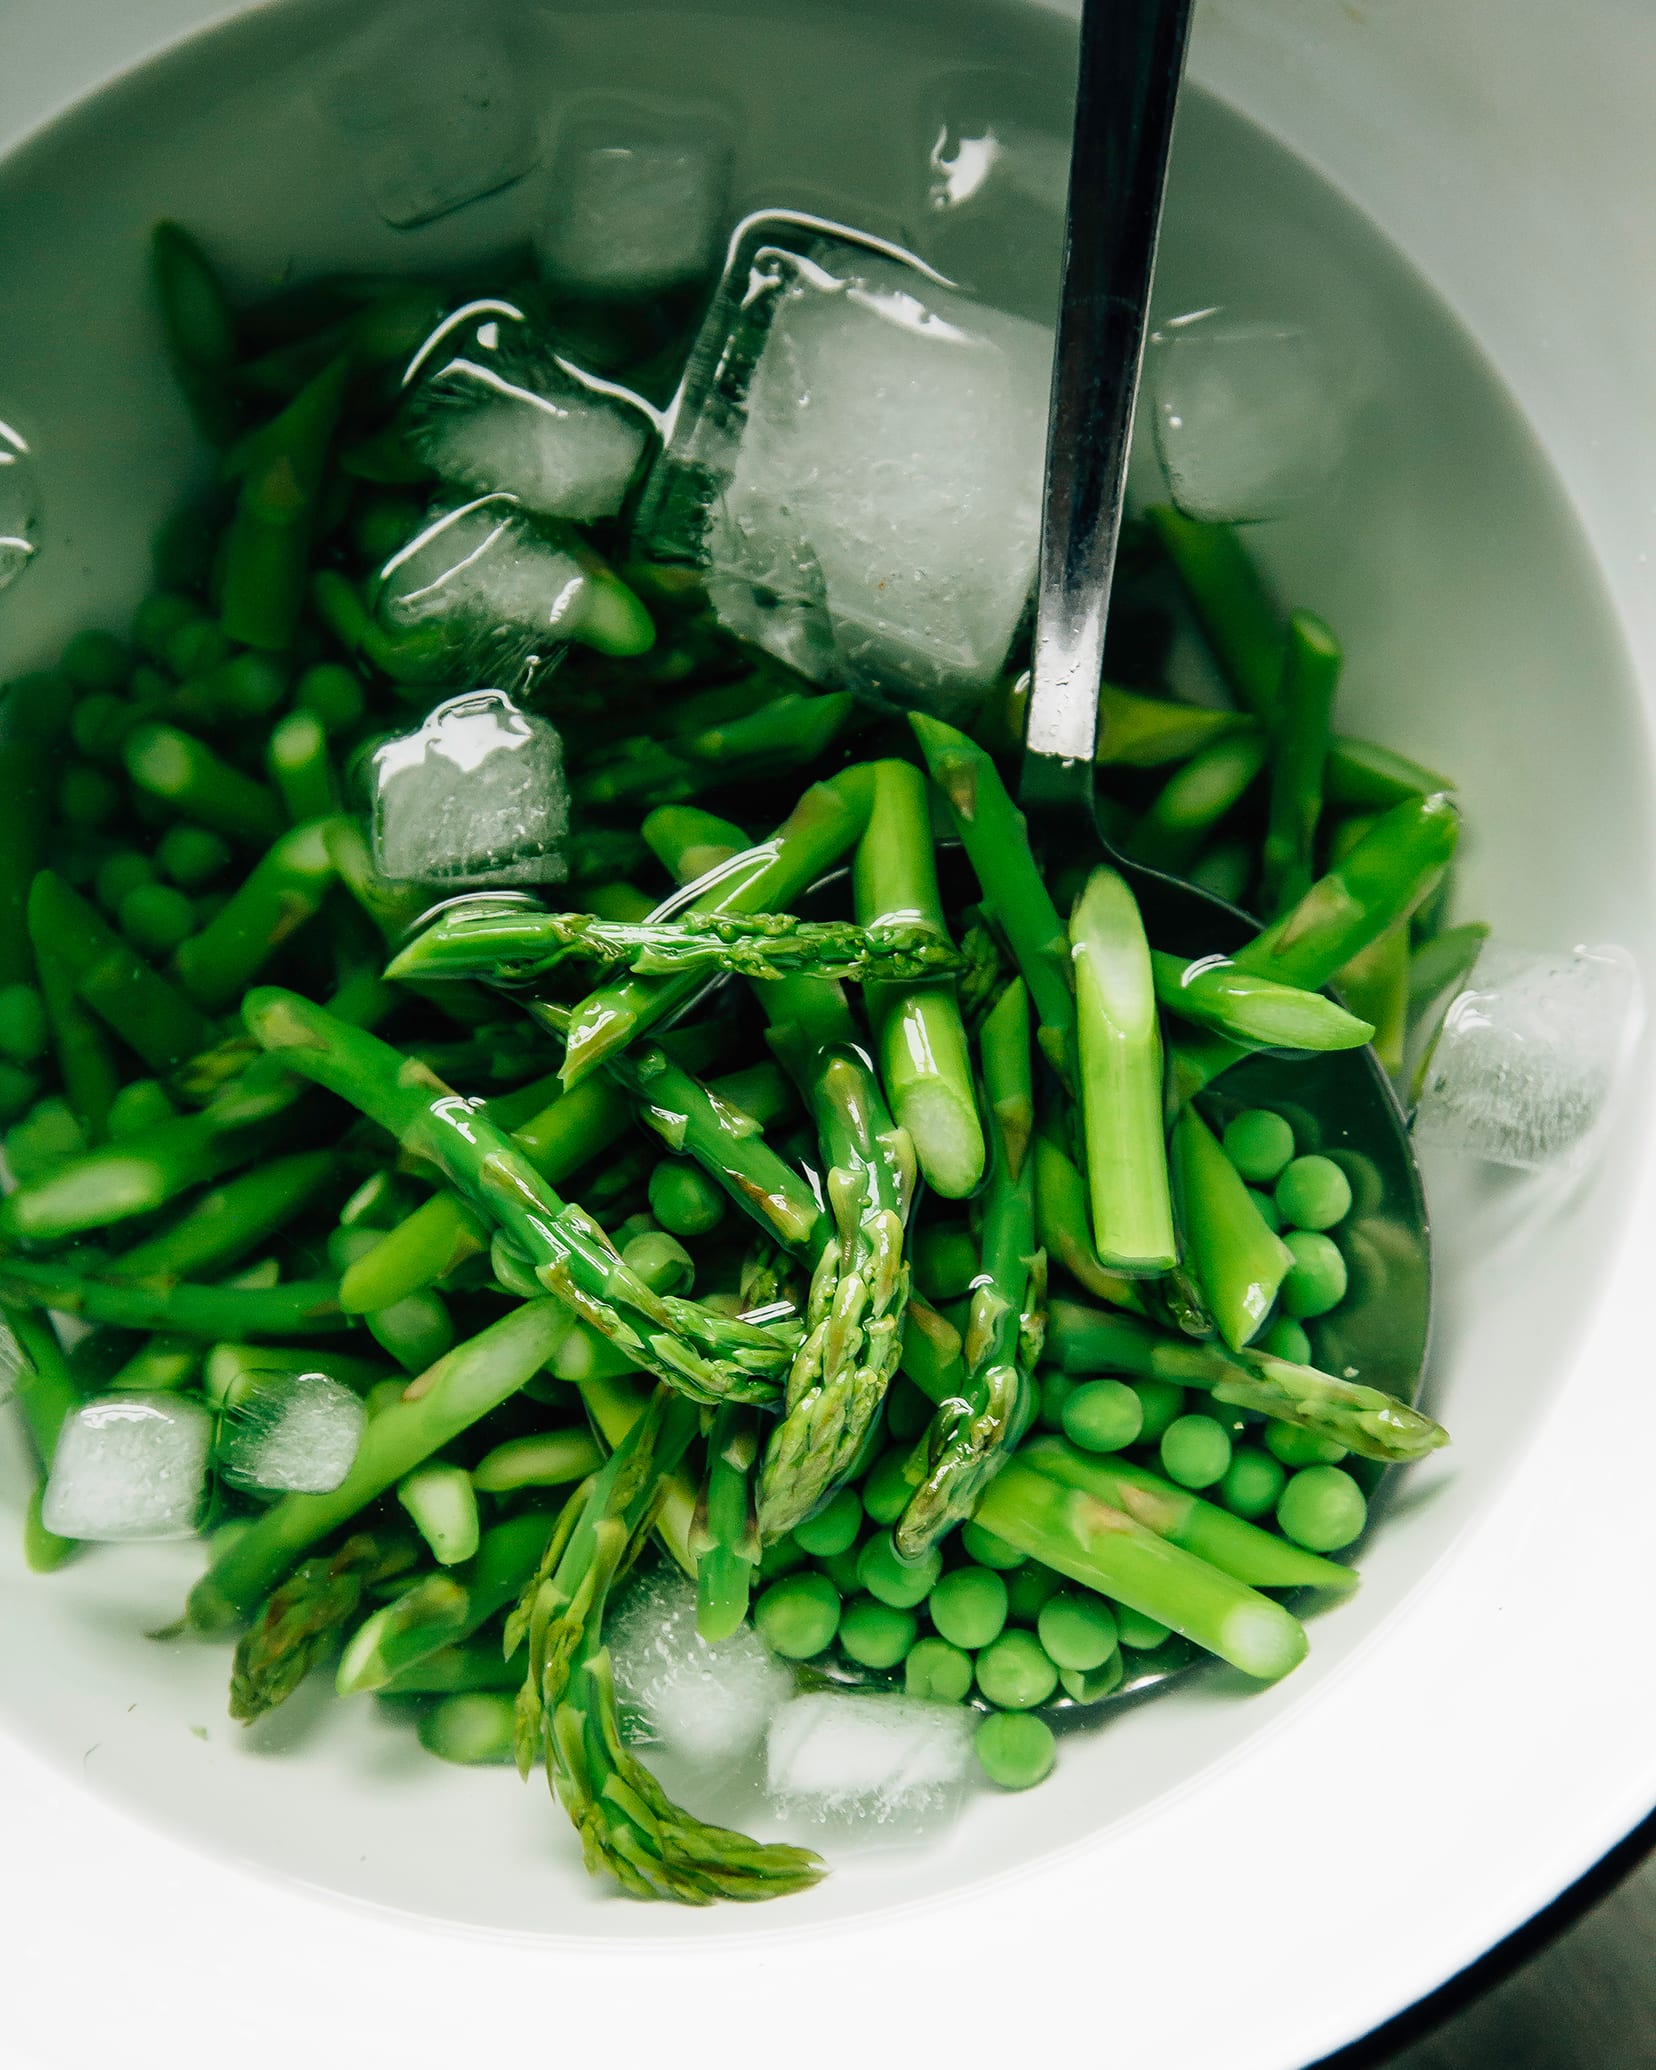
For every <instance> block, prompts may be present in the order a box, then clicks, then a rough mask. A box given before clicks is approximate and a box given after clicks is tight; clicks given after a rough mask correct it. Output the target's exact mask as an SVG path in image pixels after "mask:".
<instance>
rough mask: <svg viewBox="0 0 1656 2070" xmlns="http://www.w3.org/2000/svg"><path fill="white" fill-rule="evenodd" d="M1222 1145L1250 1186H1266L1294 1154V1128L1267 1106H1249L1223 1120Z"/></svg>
mask: <svg viewBox="0 0 1656 2070" xmlns="http://www.w3.org/2000/svg"><path fill="white" fill-rule="evenodd" d="M1224 1145H1225V1155H1226V1156H1227V1157H1228V1158H1229V1159H1230V1161H1231V1163H1232V1164H1234V1165H1235V1167H1236V1169H1237V1170H1238V1171H1239V1172H1240V1173H1241V1174H1242V1176H1243V1178H1244V1179H1246V1180H1247V1181H1248V1183H1249V1185H1250V1186H1269V1185H1270V1184H1271V1182H1272V1181H1273V1180H1274V1179H1275V1178H1276V1176H1277V1174H1278V1173H1279V1172H1280V1171H1281V1170H1282V1168H1283V1166H1284V1165H1285V1164H1286V1163H1287V1162H1288V1160H1289V1158H1290V1157H1292V1156H1293V1154H1294V1131H1293V1130H1292V1129H1291V1128H1290V1127H1289V1125H1288V1123H1287V1122H1286V1121H1284V1120H1283V1118H1282V1116H1281V1115H1280V1114H1273V1113H1272V1111H1271V1110H1270V1108H1269V1107H1250V1108H1248V1110H1247V1111H1246V1113H1243V1114H1238V1115H1235V1116H1233V1118H1232V1119H1231V1120H1230V1121H1228V1122H1227V1123H1226V1124H1225V1134H1224Z"/></svg>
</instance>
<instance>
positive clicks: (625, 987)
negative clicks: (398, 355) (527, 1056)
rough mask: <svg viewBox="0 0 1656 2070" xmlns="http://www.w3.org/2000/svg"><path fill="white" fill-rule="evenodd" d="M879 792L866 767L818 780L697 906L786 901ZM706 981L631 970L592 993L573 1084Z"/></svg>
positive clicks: (831, 855)
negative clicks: (638, 974)
mask: <svg viewBox="0 0 1656 2070" xmlns="http://www.w3.org/2000/svg"><path fill="white" fill-rule="evenodd" d="M872 795H873V776H872V773H871V771H870V770H869V769H868V768H866V767H859V768H853V769H847V770H845V771H843V772H842V773H841V774H840V775H839V776H836V777H833V778H831V779H830V780H829V781H828V782H827V783H819V784H813V785H812V786H811V788H810V789H809V790H808V791H807V792H806V793H805V795H804V797H803V798H801V799H800V801H799V803H798V804H797V805H796V806H795V807H794V809H793V811H792V813H790V814H789V816H788V818H787V820H786V821H785V822H784V823H783V825H782V826H781V827H779V828H778V829H777V831H776V833H775V834H773V835H772V836H771V838H770V839H769V840H768V841H762V842H760V843H759V844H758V846H757V847H754V848H750V849H748V850H746V851H745V852H744V853H743V854H742V855H741V856H737V857H733V858H731V860H730V861H728V862H726V863H725V864H723V865H722V866H721V867H720V869H719V870H718V871H717V872H716V873H715V874H714V875H713V876H712V877H711V878H710V880H709V882H708V884H707V887H706V889H705V890H704V891H703V892H702V893H701V895H700V897H698V898H696V899H694V900H693V901H692V902H691V903H690V906H689V910H690V911H692V912H696V913H762V912H766V911H769V910H775V909H782V908H786V906H787V905H788V904H789V902H790V901H791V900H792V899H794V898H796V897H797V896H798V895H799V893H800V892H802V891H803V890H805V888H806V887H807V885H809V884H810V883H812V882H813V880H814V879H815V878H817V877H819V876H821V874H822V872H823V871H824V870H826V869H829V868H831V867H832V865H833V864H834V863H836V862H837V861H838V860H839V858H840V857H841V856H842V855H843V854H844V853H845V851H846V850H847V849H848V848H849V847H850V846H851V845H852V843H853V842H854V841H855V840H856V839H857V837H858V836H859V834H860V833H861V832H862V829H863V827H864V826H865V825H866V824H867V818H868V811H869V807H870V803H871V800H872ZM699 982H700V980H699V978H698V977H697V975H696V974H695V973H694V972H691V973H689V974H688V975H683V974H681V975H679V976H677V977H628V978H623V979H621V980H619V981H618V982H617V983H615V984H612V985H606V986H603V987H601V988H600V989H599V990H598V991H596V992H593V993H591V994H590V995H589V996H588V997H587V998H586V999H585V1000H583V1001H582V1003H581V1004H580V1006H578V1007H577V1008H576V1010H575V1012H574V1014H573V1016H572V1017H571V1020H570V1023H569V1035H568V1047H567V1049H566V1050H565V1053H564V1065H563V1079H564V1084H565V1086H574V1085H577V1084H579V1082H580V1081H581V1079H583V1078H584V1077H585V1076H586V1075H587V1074H588V1073H589V1072H590V1071H592V1070H594V1069H595V1068H596V1067H597V1066H598V1065H599V1064H600V1063H602V1062H603V1060H604V1059H605V1058H606V1057H607V1056H611V1055H613V1054H614V1053H615V1052H616V1051H617V1050H619V1049H624V1048H625V1047H626V1046H627V1044H628V1043H629V1042H632V1041H634V1040H636V1039H637V1037H638V1036H640V1035H642V1034H644V1033H646V1032H647V1030H648V1029H650V1028H651V1027H653V1026H654V1025H655V1024H656V1023H657V1022H658V1021H660V1020H661V1019H662V1018H663V1016H664V1015H666V1014H668V1013H670V1012H672V1011H674V1009H676V1008H677V1007H679V1006H682V1005H683V1004H684V1003H685V1002H686V1001H687V1000H688V999H689V998H690V997H691V996H692V995H693V994H694V992H695V990H696V987H697V985H698V984H699Z"/></svg>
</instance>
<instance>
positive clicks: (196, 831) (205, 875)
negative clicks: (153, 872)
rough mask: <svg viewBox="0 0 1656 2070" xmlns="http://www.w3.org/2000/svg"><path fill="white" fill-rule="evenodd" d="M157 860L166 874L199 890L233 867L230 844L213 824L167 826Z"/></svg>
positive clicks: (162, 872)
mask: <svg viewBox="0 0 1656 2070" xmlns="http://www.w3.org/2000/svg"><path fill="white" fill-rule="evenodd" d="M155 861H156V866H157V867H158V868H159V870H160V872H161V874H162V876H163V877H170V878H171V879H172V881H173V882H174V883H175V884H177V885H180V886H181V887H182V888H183V889H184V890H185V891H199V890H200V888H201V887H202V885H204V884H211V883H212V881H213V879H214V878H215V877H218V876H221V875H222V874H223V873H224V871H225V870H227V869H228V868H229V867H230V844H229V843H228V842H227V841H223V840H221V839H220V838H219V836H218V835H217V834H215V833H214V832H213V831H212V829H211V828H210V827H190V826H184V825H179V826H175V827H168V829H167V831H166V832H165V833H164V834H163V835H162V836H161V839H160V840H159V841H158V842H157V843H156V848H155ZM116 903H117V904H119V900H117V901H116Z"/></svg>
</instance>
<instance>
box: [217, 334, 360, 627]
mask: <svg viewBox="0 0 1656 2070" xmlns="http://www.w3.org/2000/svg"><path fill="white" fill-rule="evenodd" d="M350 372H351V365H350V360H349V358H348V357H346V356H344V355H341V357H339V358H338V359H335V360H333V361H331V362H330V363H329V364H328V365H327V366H325V367H324V368H323V369H322V370H321V372H320V373H318V374H317V375H316V376H315V377H314V378H313V379H312V380H311V381H309V382H307V384H306V385H305V386H304V387H303V388H302V389H300V391H299V393H298V394H297V395H296V396H295V397H294V398H293V400H292V402H290V403H289V404H288V406H287V408H286V409H285V410H283V411H282V413H281V415H280V416H279V417H276V418H273V419H272V420H271V422H270V423H268V424H265V425H263V426H261V427H260V429H259V430H258V431H257V432H256V433H255V434H254V437H253V440H252V443H251V446H250V448H249V452H248V458H247V466H246V469H245V471H244V472H243V474H242V478H241V489H240V493H239V495H238V498H237V502H236V514H235V517H234V518H233V519H232V520H231V525H230V532H229V537H228V540H227V541H226V545H225V554H224V577H223V584H222V590H221V598H220V607H219V608H220V619H221V622H222V624H223V626H224V630H225V632H226V633H227V634H228V635H229V636H230V638H231V639H233V640H239V641H240V642H241V643H242V645H243V646H245V647H263V648H267V649H271V650H273V651H275V652H277V653H281V652H284V651H285V650H286V649H287V648H289V647H290V646H292V644H293V636H294V632H295V630H296V629H297V627H298V623H299V614H300V611H301V610H302V608H303V606H304V601H305V583H306V578H307V574H308V564H309V560H310V550H311V535H312V532H313V530H314V526H315V520H316V504H317V498H318V496H319V495H320V493H321V490H322V483H323V479H324V475H325V473H326V469H327V464H328V453H329V449H330V447H331V446H332V444H333V436H334V429H335V427H336V425H337V424H338V422H339V413H340V411H341V409H342V408H343V406H344V402H345V389H346V384H347V382H348V380H349V378H350Z"/></svg>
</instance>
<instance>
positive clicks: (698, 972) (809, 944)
mask: <svg viewBox="0 0 1656 2070" xmlns="http://www.w3.org/2000/svg"><path fill="white" fill-rule="evenodd" d="M570 956H584V957H589V958H592V959H594V960H595V961H597V962H600V963H608V964H616V965H622V966H624V967H625V968H627V969H629V970H631V971H633V972H634V973H636V974H637V975H639V976H641V977H676V976H680V975H685V974H694V975H695V976H698V977H708V976H711V975H713V974H714V973H716V972H718V971H733V972H735V973H736V974H737V975H738V976H740V977H748V978H761V979H763V978H775V977H787V976H790V975H792V974H793V973H795V972H805V973H810V974H812V975H815V976H817V977H828V978H839V979H852V980H855V981H856V982H858V983H860V984H869V983H875V982H879V981H881V980H896V981H900V982H910V981H913V980H917V979H922V978H933V977H938V976H945V977H946V976H950V975H952V974H953V973H954V972H955V971H957V970H958V969H959V968H960V965H961V958H960V955H959V953H958V951H956V950H955V949H954V948H952V947H951V946H950V943H949V939H948V936H947V934H946V933H945V932H944V931H943V929H942V926H941V920H939V923H938V924H937V925H935V926H934V925H933V924H931V923H930V922H929V921H925V920H921V919H918V918H913V917H910V916H908V915H904V916H901V917H900V918H896V919H893V920H891V921H890V922H889V923H887V924H885V925H880V926H873V925H870V926H862V927H858V926H853V925H852V924H851V923H850V922H849V921H845V920H796V919H795V918H794V917H793V916H792V915H791V914H788V913H747V914H741V913H688V914H685V915H683V916H682V917H681V918H678V919H675V920H656V921H625V920H616V919H609V918H604V919H600V918H599V917H598V916H597V915H596V914H595V913H548V912H543V911H539V910H537V909H536V908H534V907H532V906H528V905H524V904H522V903H518V902H514V903H511V904H506V903H504V902H499V903H496V902H492V901H490V900H489V899H487V898H486V897H479V898H478V899H477V900H476V901H475V903H472V904H468V905H464V906H454V907H451V908H450V909H449V911H448V912H446V913H444V914H443V915H442V916H441V918H439V919H438V920H436V921H434V922H433V923H432V925H431V926H430V927H429V928H428V929H427V930H426V931H425V933H424V934H422V935H420V936H418V937H417V938H416V939H415V940H414V941H412V942H410V943H409V944H408V945H407V947H406V948H404V949H402V950H401V951H400V952H399V953H398V955H397V956H396V957H395V958H394V960H393V961H392V963H391V964H390V966H389V968H388V969H387V971H386V976H387V977H390V978H440V977H481V978H487V979H489V980H491V981H492V982H494V983H496V984H507V985H516V984H524V983H527V982H529V981H530V980H532V979H535V978H538V977H544V976H545V975H547V973H548V972H550V971H553V970H555V969H556V968H557V967H558V965H559V964H560V963H562V962H563V961H564V960H565V959H566V958H567V957H570Z"/></svg>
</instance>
